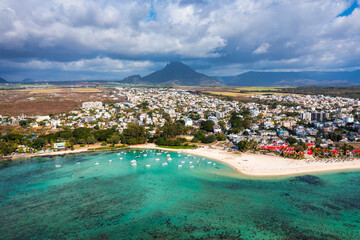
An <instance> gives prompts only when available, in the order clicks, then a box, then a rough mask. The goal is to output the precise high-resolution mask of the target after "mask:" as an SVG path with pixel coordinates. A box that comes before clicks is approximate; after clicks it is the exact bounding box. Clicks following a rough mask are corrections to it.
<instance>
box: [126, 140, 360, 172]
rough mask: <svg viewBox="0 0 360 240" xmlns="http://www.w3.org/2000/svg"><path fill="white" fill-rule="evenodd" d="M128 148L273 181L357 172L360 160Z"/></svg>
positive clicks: (209, 150) (209, 149)
mask: <svg viewBox="0 0 360 240" xmlns="http://www.w3.org/2000/svg"><path fill="white" fill-rule="evenodd" d="M131 148H152V149H162V150H167V151H176V152H182V153H190V154H194V155H197V156H201V157H206V158H211V159H214V160H216V161H219V162H222V163H225V164H226V165H228V166H230V167H232V168H234V169H236V170H238V171H239V172H240V173H242V174H244V175H248V176H256V177H276V176H286V175H298V174H306V173H315V172H332V171H345V170H360V159H356V160H352V161H345V162H323V161H316V162H315V161H314V162H307V161H305V160H294V159H289V158H283V157H279V156H268V155H260V154H251V153H243V154H239V153H238V154H235V153H234V152H228V151H224V150H221V149H214V148H209V147H208V146H204V147H203V148H197V149H180V150H177V149H168V148H159V147H156V146H155V144H143V145H136V146H131Z"/></svg>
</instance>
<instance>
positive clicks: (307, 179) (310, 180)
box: [290, 175, 325, 186]
mask: <svg viewBox="0 0 360 240" xmlns="http://www.w3.org/2000/svg"><path fill="white" fill-rule="evenodd" d="M290 181H291V182H304V183H307V184H310V185H315V186H320V185H324V184H325V182H324V181H323V180H322V179H321V178H319V177H317V176H314V175H304V176H298V177H294V178H292V179H290Z"/></svg>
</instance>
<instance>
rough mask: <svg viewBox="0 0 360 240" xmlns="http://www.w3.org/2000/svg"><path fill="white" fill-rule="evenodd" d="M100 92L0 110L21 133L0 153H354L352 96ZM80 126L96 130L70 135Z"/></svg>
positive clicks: (0, 119)
mask: <svg viewBox="0 0 360 240" xmlns="http://www.w3.org/2000/svg"><path fill="white" fill-rule="evenodd" d="M105 97H106V98H107V99H111V100H112V101H111V102H109V101H108V102H101V101H95V102H82V107H81V108H80V109H75V110H72V111H69V112H64V113H60V114H50V115H42V116H26V115H24V114H21V115H20V116H0V125H1V126H4V127H6V126H11V127H17V128H20V129H21V132H23V134H20V133H19V132H16V131H15V130H13V131H12V132H9V133H8V134H4V135H2V136H1V139H2V140H1V142H0V144H1V145H0V146H1V148H0V150H1V154H2V155H3V156H18V155H24V154H26V153H32V154H34V153H44V152H54V151H59V150H65V149H69V150H70V149H74V145H79V146H81V147H85V145H86V146H87V147H89V146H90V145H91V144H95V143H97V142H101V145H102V146H103V147H104V146H109V147H115V146H116V145H119V144H123V145H122V146H125V144H126V145H134V144H143V143H146V142H148V143H156V144H157V145H159V146H167V147H171V146H172V147H176V148H196V147H197V146H200V145H204V144H211V146H214V147H218V148H221V149H225V150H229V151H242V152H246V151H252V152H254V153H262V154H268V155H280V156H282V157H288V158H296V159H303V158H305V159H321V158H335V157H337V158H339V157H341V158H347V159H351V158H354V157H356V156H357V155H358V154H359V153H360V150H358V149H357V145H356V142H358V141H359V139H360V123H359V115H358V108H359V106H360V101H359V99H352V98H343V97H330V96H323V95H295V94H292V95H274V94H271V95H252V96H250V98H251V99H252V101H246V102H242V101H236V100H233V99H227V98H220V97H216V96H212V95H208V94H203V93H201V92H198V91H191V90H184V89H177V88H146V87H115V88H112V89H111V90H110V91H108V95H107V96H105ZM15 129H16V128H15ZM84 129H88V130H89V131H90V130H91V131H97V132H96V133H94V132H91V133H90V132H89V131H85V132H86V133H85V135H86V136H84V137H83V136H81V134H77V132H81V131H84ZM129 129H131V131H133V132H134V131H135V132H136V131H140V132H141V133H140V135H142V138H141V139H140V140H139V137H138V136H132V137H128V138H126V137H125V136H124V135H126V133H128V134H130V135H131V134H133V133H129V131H130V130H129ZM131 131H130V132H131ZM76 134H77V135H76ZM101 134H103V135H104V134H105V137H104V136H100V135H101ZM136 134H139V133H136ZM136 134H135V135H136ZM83 135H84V134H83ZM199 144H200V145H199ZM70 151H71V150H70Z"/></svg>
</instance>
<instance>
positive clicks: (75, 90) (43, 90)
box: [21, 88, 102, 94]
mask: <svg viewBox="0 0 360 240" xmlns="http://www.w3.org/2000/svg"><path fill="white" fill-rule="evenodd" d="M21 91H23V92H28V93H30V94H39V93H63V92H73V93H100V92H102V91H101V90H100V89H97V88H31V89H22V90H21Z"/></svg>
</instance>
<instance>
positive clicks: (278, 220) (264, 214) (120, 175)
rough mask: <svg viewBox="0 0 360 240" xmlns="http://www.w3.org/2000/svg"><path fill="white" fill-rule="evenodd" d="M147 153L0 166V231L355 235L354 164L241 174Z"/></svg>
mask: <svg viewBox="0 0 360 240" xmlns="http://www.w3.org/2000/svg"><path fill="white" fill-rule="evenodd" d="M125 152H126V154H124V153H125ZM145 153H146V154H147V156H146V157H144V156H143V154H145ZM156 153H160V151H155V150H147V151H136V152H134V151H133V150H131V151H122V153H120V151H119V153H116V152H111V153H92V154H79V155H71V156H70V155H68V156H65V157H53V158H36V159H32V160H26V161H22V162H14V163H10V164H7V165H3V166H1V168H0V239H153V238H158V239H191V238H192V239H220V238H223V239H359V236H360V201H359V200H360V173H359V172H344V173H336V174H334V173H332V174H323V175H307V176H298V177H291V178H283V179H274V180H269V179H267V180H265V179H262V180H261V179H249V178H242V177H241V176H240V175H239V174H238V173H236V172H235V171H234V170H233V169H231V168H229V167H228V166H225V165H222V164H220V163H216V165H213V161H212V160H209V159H202V158H200V157H196V156H186V155H185V154H181V155H180V156H178V153H170V152H169V153H162V154H161V155H156ZM118 154H119V155H118ZM166 154H170V155H171V158H172V159H173V160H171V161H169V160H167V157H166ZM139 155H140V157H139V158H135V157H136V156H139ZM209 157H210V156H209ZM120 158H123V159H122V160H121V159H120ZM156 158H160V160H159V161H156V160H155V159H156ZM133 159H136V161H137V164H138V165H137V166H131V162H130V161H131V160H133ZM109 160H112V161H111V162H109ZM181 161H185V163H183V164H182V165H183V166H182V167H178V165H179V164H181ZM190 161H192V162H193V164H190V163H189V162H190ZM197 161H199V163H198V162H197ZM210 161H211V162H212V163H211V164H208V163H207V162H210ZM77 162H79V163H78V164H77ZM95 162H98V163H99V164H98V165H96V164H95ZM164 162H168V163H169V164H168V165H166V166H163V165H162V163H164ZM199 164H200V165H199ZM146 165H151V166H150V167H146ZM190 165H193V166H194V168H190Z"/></svg>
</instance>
